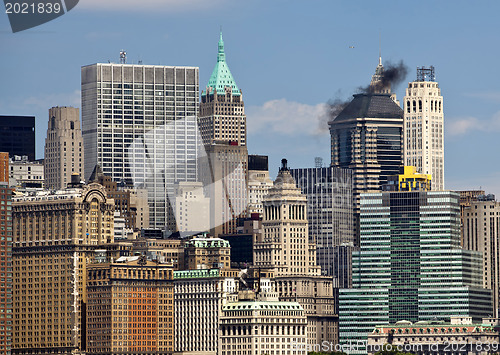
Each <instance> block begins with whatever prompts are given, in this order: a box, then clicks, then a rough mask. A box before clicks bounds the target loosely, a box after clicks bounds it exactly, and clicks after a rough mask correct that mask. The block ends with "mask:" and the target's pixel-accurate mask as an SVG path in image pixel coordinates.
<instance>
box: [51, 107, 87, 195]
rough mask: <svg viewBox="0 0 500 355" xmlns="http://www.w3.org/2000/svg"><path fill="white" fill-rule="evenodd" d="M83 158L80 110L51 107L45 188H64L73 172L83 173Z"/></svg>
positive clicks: (81, 174)
mask: <svg viewBox="0 0 500 355" xmlns="http://www.w3.org/2000/svg"><path fill="white" fill-rule="evenodd" d="M83 161H84V160H83V138H82V130H81V128H80V110H79V109H77V108H74V107H52V108H50V109H49V127H48V128H47V137H46V138H45V159H44V174H45V187H46V188H47V189H54V190H60V189H65V188H66V185H67V184H68V183H69V182H71V175H72V174H78V175H80V176H83Z"/></svg>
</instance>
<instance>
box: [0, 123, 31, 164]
mask: <svg viewBox="0 0 500 355" xmlns="http://www.w3.org/2000/svg"><path fill="white" fill-rule="evenodd" d="M0 152H6V153H9V156H10V157H11V158H12V157H13V156H14V155H21V156H22V155H26V156H27V157H28V159H29V160H30V161H34V160H35V117H34V116H0Z"/></svg>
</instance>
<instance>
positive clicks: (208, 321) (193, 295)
mask: <svg viewBox="0 0 500 355" xmlns="http://www.w3.org/2000/svg"><path fill="white" fill-rule="evenodd" d="M237 276H238V272H237V271H231V270H221V269H211V270H186V271H174V314H175V316H174V323H175V326H174V336H175V340H174V344H175V348H174V351H175V353H176V354H190V355H195V354H196V355H202V354H203V355H216V354H220V352H219V324H220V319H221V315H222V308H223V306H224V305H226V304H228V303H233V302H236V301H237V300H238V289H239V282H238V279H237Z"/></svg>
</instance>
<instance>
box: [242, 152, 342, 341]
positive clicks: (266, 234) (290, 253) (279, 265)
mask: <svg viewBox="0 0 500 355" xmlns="http://www.w3.org/2000/svg"><path fill="white" fill-rule="evenodd" d="M263 207H264V216H263V220H262V232H261V233H256V234H255V240H254V243H253V248H254V257H253V259H254V265H253V267H252V269H251V273H252V274H253V276H254V278H257V279H260V278H261V277H264V278H271V279H274V284H275V287H276V289H275V290H276V292H277V294H278V297H279V300H280V301H285V302H291V301H295V302H299V304H300V305H301V306H302V307H303V308H304V310H305V313H306V316H307V344H309V345H314V344H321V343H322V342H323V341H326V342H332V343H334V344H335V343H336V342H337V341H338V336H337V335H338V331H337V330H338V328H337V324H338V317H337V314H336V312H335V309H336V300H335V295H334V289H333V288H334V284H333V278H332V277H331V276H321V267H320V266H318V265H317V263H316V242H315V240H314V238H313V237H312V236H310V235H309V226H308V221H307V198H306V196H305V195H304V194H302V193H301V190H300V188H298V187H297V185H296V183H295V180H294V179H293V177H292V175H291V174H290V170H289V169H288V167H287V161H286V159H283V160H282V167H281V168H280V170H279V173H278V176H277V177H276V180H275V181H274V185H273V188H271V189H270V190H269V193H268V195H267V196H266V197H264V200H263Z"/></svg>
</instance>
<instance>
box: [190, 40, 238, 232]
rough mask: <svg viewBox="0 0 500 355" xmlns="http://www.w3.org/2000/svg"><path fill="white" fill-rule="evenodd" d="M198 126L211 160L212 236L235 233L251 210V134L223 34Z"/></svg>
mask: <svg viewBox="0 0 500 355" xmlns="http://www.w3.org/2000/svg"><path fill="white" fill-rule="evenodd" d="M198 125H199V127H200V132H201V137H202V140H203V143H204V145H205V150H206V153H207V157H208V164H205V167H204V168H203V169H202V170H201V176H200V180H202V181H203V182H204V185H205V186H207V190H208V196H209V197H210V201H211V202H210V213H211V217H210V225H211V227H212V228H211V234H213V235H214V236H218V235H219V234H230V233H235V232H236V226H237V218H238V217H239V216H240V215H242V214H244V213H245V212H246V208H247V174H248V152H247V148H246V145H247V137H246V133H247V131H246V116H245V107H244V103H243V95H242V92H241V90H239V89H238V86H237V85H236V82H235V80H234V78H233V76H232V74H231V71H230V70H229V67H228V65H227V63H226V54H225V52H224V41H223V40H222V33H221V34H220V39H219V44H218V52H217V63H216V65H215V68H214V70H213V72H212V75H211V76H210V79H209V81H208V84H207V87H206V90H205V91H203V92H202V93H201V103H200V117H199V118H198Z"/></svg>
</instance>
